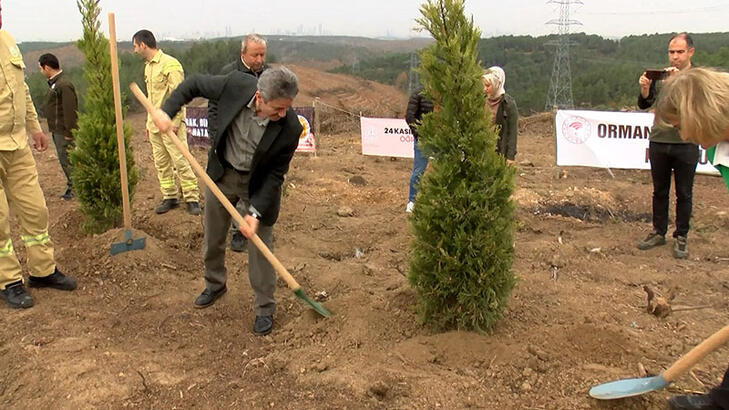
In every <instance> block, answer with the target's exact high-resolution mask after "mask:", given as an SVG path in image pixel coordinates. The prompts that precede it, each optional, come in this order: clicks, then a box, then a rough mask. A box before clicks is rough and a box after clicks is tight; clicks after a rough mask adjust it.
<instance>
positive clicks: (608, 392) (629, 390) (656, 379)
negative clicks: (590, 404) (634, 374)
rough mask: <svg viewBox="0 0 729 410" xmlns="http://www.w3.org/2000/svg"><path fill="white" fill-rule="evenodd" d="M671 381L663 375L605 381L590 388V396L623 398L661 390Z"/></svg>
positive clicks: (601, 398) (602, 398) (604, 398)
mask: <svg viewBox="0 0 729 410" xmlns="http://www.w3.org/2000/svg"><path fill="white" fill-rule="evenodd" d="M669 384H670V383H669V382H667V381H666V379H664V378H663V375H658V376H653V377H643V378H640V379H625V380H616V381H614V382H609V383H603V384H600V385H597V386H594V387H593V388H591V389H590V396H592V397H594V398H596V399H599V400H612V399H622V398H624V397H633V396H639V395H641V394H643V393H648V392H651V391H655V390H660V389H662V388H664V387H666V386H668V385H669Z"/></svg>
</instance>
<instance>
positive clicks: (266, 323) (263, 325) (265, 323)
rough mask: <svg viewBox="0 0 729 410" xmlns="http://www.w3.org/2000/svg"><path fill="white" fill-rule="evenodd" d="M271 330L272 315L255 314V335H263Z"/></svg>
mask: <svg viewBox="0 0 729 410" xmlns="http://www.w3.org/2000/svg"><path fill="white" fill-rule="evenodd" d="M271 330H273V316H271V315H268V316H256V321H255V322H253V333H255V334H256V335H257V336H265V335H267V334H269V333H271Z"/></svg>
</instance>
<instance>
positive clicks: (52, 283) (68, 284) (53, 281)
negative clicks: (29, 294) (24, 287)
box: [28, 268, 76, 290]
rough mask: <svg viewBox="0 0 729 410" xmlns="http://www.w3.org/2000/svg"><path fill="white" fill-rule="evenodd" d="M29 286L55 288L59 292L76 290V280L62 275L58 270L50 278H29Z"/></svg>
mask: <svg viewBox="0 0 729 410" xmlns="http://www.w3.org/2000/svg"><path fill="white" fill-rule="evenodd" d="M28 286H30V287H31V288H53V289H59V290H74V289H76V280H74V279H73V278H70V277H68V276H66V275H64V274H63V273H61V272H60V271H59V270H58V268H56V269H55V270H54V271H53V273H51V274H50V275H48V276H30V277H28Z"/></svg>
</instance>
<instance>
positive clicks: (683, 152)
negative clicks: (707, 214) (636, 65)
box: [638, 33, 699, 259]
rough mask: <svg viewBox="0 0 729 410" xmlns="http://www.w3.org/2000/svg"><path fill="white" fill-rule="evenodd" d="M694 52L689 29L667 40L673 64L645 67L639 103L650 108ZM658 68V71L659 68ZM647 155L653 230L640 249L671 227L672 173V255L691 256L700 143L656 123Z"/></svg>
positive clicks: (688, 64) (661, 240)
mask: <svg viewBox="0 0 729 410" xmlns="http://www.w3.org/2000/svg"><path fill="white" fill-rule="evenodd" d="M693 55H694V42H693V40H692V39H691V36H689V35H688V34H687V33H679V34H676V35H674V36H673V37H671V39H670V40H669V42H668V61H669V63H670V67H668V68H666V69H664V70H663V71H659V70H646V71H645V72H643V74H642V75H641V76H640V80H638V84H639V85H640V94H639V95H638V107H640V108H641V109H647V108H649V107H651V106H652V105H653V103H655V101H656V95H657V94H658V92H657V91H656V84H657V83H659V82H662V81H670V78H671V76H672V75H674V74H676V73H678V72H679V71H683V70H688V69H690V68H691V67H692V66H691V57H692V56H693ZM656 71H657V72H656ZM648 156H649V158H650V162H651V177H652V179H653V231H652V232H651V233H650V234H648V236H647V237H646V238H645V239H643V240H642V241H640V242H638V249H642V250H646V249H651V248H654V247H656V246H659V245H663V244H665V243H666V232H667V231H668V202H669V194H670V191H671V174H673V176H674V179H675V181H676V229H675V231H674V232H673V237H674V238H675V242H674V246H673V257H674V258H677V259H686V258H688V250H687V248H686V236H687V234H688V231H689V220H690V219H691V209H692V202H693V199H692V191H693V186H694V175H695V174H696V164H697V163H698V161H699V147H698V146H697V145H695V144H692V143H690V142H686V141H684V140H682V139H681V136H680V135H679V132H678V129H676V128H674V127H670V128H663V127H657V126H653V128H652V129H651V136H650V145H649V148H648Z"/></svg>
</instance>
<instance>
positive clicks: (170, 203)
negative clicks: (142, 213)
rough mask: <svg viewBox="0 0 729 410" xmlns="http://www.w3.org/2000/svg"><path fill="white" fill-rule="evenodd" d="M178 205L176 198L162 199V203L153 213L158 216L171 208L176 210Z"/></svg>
mask: <svg viewBox="0 0 729 410" xmlns="http://www.w3.org/2000/svg"><path fill="white" fill-rule="evenodd" d="M179 205H180V204H179V203H178V202H177V198H168V199H163V200H162V203H161V204H159V205H157V207H156V208H154V212H157V213H158V214H164V213H167V211H169V210H170V209H172V208H177V207H178V206H179Z"/></svg>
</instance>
